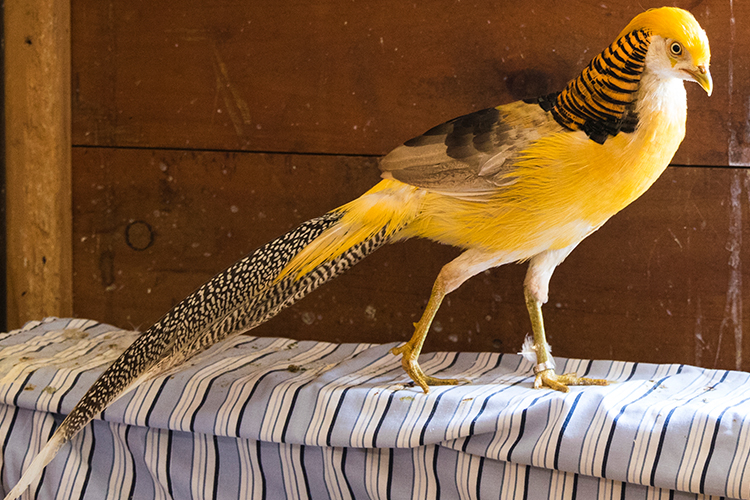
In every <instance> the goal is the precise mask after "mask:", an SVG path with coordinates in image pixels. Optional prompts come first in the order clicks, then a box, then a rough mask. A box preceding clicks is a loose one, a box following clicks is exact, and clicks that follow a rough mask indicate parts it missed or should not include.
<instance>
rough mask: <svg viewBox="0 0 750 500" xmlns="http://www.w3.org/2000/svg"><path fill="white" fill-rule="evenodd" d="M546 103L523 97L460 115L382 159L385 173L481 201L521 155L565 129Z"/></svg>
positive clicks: (455, 195) (502, 178)
mask: <svg viewBox="0 0 750 500" xmlns="http://www.w3.org/2000/svg"><path fill="white" fill-rule="evenodd" d="M543 108H544V104H543V103H542V105H540V103H539V102H537V101H536V100H535V101H534V102H533V103H529V102H525V101H517V102H513V103H510V104H506V105H503V106H498V107H496V108H488V109H483V110H481V111H476V112H474V113H471V114H468V115H464V116H460V117H458V118H455V119H453V120H450V121H448V122H445V123H443V124H442V125H438V126H437V127H434V128H432V129H430V130H428V131H427V132H425V133H424V134H422V135H420V136H418V137H415V138H414V139H411V140H409V141H407V142H405V143H404V144H403V145H401V146H399V147H397V148H396V149H394V150H393V151H391V152H390V153H388V154H387V155H386V156H384V157H383V158H382V159H381V161H380V170H381V171H382V172H383V177H385V178H393V179H396V180H398V181H401V182H404V183H407V184H411V185H413V186H417V187H422V188H426V189H429V190H431V191H436V192H440V193H442V194H446V195H449V196H454V197H458V198H466V199H471V200H480V199H483V198H487V197H489V196H491V195H492V193H494V192H496V191H497V189H498V188H499V187H501V186H502V185H504V184H507V182H508V174H509V173H511V172H512V169H513V165H514V163H515V160H516V158H517V157H518V154H519V153H520V152H522V151H523V150H524V149H526V148H527V147H528V146H529V145H530V144H531V143H532V142H534V141H536V140H537V139H539V138H541V137H543V136H545V135H548V134H550V133H555V132H561V131H563V130H565V129H563V127H562V126H560V125H559V124H557V122H555V120H554V118H553V117H552V115H551V113H549V112H548V111H545V109H543Z"/></svg>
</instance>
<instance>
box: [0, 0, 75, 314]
mask: <svg viewBox="0 0 750 500" xmlns="http://www.w3.org/2000/svg"><path fill="white" fill-rule="evenodd" d="M4 27H5V140H6V157H5V161H6V189H7V199H6V209H7V273H8V285H7V292H8V327H9V328H14V327H17V326H20V325H22V324H23V323H24V322H26V321H28V320H31V319H41V318H42V317H44V316H69V315H71V314H72V302H73V301H72V275H73V272H72V241H71V237H72V236H71V235H72V231H71V229H72V210H71V134H70V129H71V126H70V123H71V119H70V0H6V1H5V19H4Z"/></svg>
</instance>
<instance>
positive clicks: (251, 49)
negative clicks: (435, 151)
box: [73, 0, 750, 165]
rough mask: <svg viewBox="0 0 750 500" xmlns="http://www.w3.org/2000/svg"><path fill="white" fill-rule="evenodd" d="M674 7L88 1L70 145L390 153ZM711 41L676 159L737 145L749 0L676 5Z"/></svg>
mask: <svg viewBox="0 0 750 500" xmlns="http://www.w3.org/2000/svg"><path fill="white" fill-rule="evenodd" d="M662 3H663V2H659V1H656V0H654V1H642V2H631V3H627V2H621V3H614V4H613V3H611V2H605V3H602V2H601V1H599V0H577V1H571V2H554V1H552V0H530V1H526V2H515V3H513V2H505V3H503V4H502V6H499V5H498V4H497V2H492V1H489V0H481V1H478V2H472V3H471V4H467V3H466V2H456V1H454V0H435V1H431V2H427V3H424V2H421V3H420V2H402V1H399V0H384V1H382V2H378V3H377V4H374V3H372V2H344V1H341V0H321V1H317V2H307V1H301V0H292V1H288V2H273V1H268V0H265V1H254V2H247V1H240V0H216V1H215V2H211V4H210V5H208V4H206V2H204V1H202V0H182V1H180V2H175V1H161V2H149V1H146V0H132V1H127V2H125V1H114V0H109V1H105V2H102V1H101V0H79V1H77V2H74V4H73V9H74V10H73V77H74V86H75V88H74V136H73V140H74V143H75V144H77V145H104V146H128V147H131V146H136V147H137V146H146V147H165V148H179V149H221V150H248V151H269V152H273V151H278V152H313V153H344V154H367V155H381V154H384V153H386V152H388V151H389V150H390V149H391V148H393V147H394V146H396V145H398V144H400V143H401V142H403V141H405V140H406V139H409V138H410V137H413V136H415V135H417V134H419V133H422V132H423V131H425V130H426V129H427V128H429V127H431V126H433V125H435V124H438V123H440V122H442V121H444V120H447V119H450V118H453V117H455V116H458V115H461V114H465V113H468V112H471V111H473V110H477V109H481V108H484V107H488V106H495V105H498V104H501V103H505V102H510V101H512V100H515V99H519V98H523V97H528V96H535V95H540V94H543V93H546V92H551V91H554V90H559V89H560V88H561V87H562V86H563V85H564V84H565V82H567V81H568V80H569V79H570V78H573V77H574V76H575V75H576V74H577V73H578V72H579V71H580V70H581V69H582V68H583V67H584V66H585V65H586V64H587V62H588V61H589V60H590V58H591V57H592V56H593V55H594V54H595V53H597V52H598V51H600V50H601V49H603V48H604V47H605V46H607V45H608V44H609V43H611V41H612V40H613V39H614V36H616V34H617V33H619V31H620V30H621V29H622V28H623V27H624V26H625V24H626V23H627V21H628V20H629V19H631V18H632V17H633V16H634V15H636V14H637V13H639V12H640V11H642V10H643V9H646V8H649V7H655V6H660V5H661V4H662ZM672 3H673V4H675V5H678V6H681V7H685V8H688V9H692V10H693V12H694V13H695V14H696V16H697V18H698V19H699V21H700V22H701V23H702V25H703V26H704V27H705V28H706V30H707V32H708V35H709V37H710V39H711V42H712V52H713V64H712V73H713V75H714V79H715V83H716V86H715V90H714V95H713V96H712V97H711V98H710V99H709V98H707V97H706V96H705V94H703V92H702V90H700V89H699V88H698V87H697V86H696V85H689V86H688V87H689V102H690V113H689V119H688V134H687V139H686V141H685V144H684V145H683V147H682V149H681V151H680V152H679V153H678V157H677V158H676V162H677V163H679V164H691V165H727V164H728V163H729V161H730V160H729V152H728V151H729V150H730V149H731V150H732V161H733V162H734V163H740V162H742V161H744V159H743V158H744V157H743V156H742V155H743V154H744V153H743V152H744V151H745V149H746V148H743V146H744V141H745V137H746V136H747V137H750V134H746V133H745V129H746V127H747V119H746V117H747V116H748V111H750V110H749V109H748V105H749V104H748V101H749V100H748V97H750V95H749V92H750V90H749V88H748V86H746V85H742V84H741V82H744V81H747V77H750V75H749V74H747V73H748V72H749V71H750V69H748V68H750V50H748V49H750V38H748V37H746V36H742V34H743V33H744V31H743V30H744V28H743V26H746V25H747V24H748V23H750V4H747V3H743V2H734V3H731V2H729V3H727V2H723V1H720V0H707V1H704V2H700V3H699V4H697V5H695V2H690V1H676V2H672Z"/></svg>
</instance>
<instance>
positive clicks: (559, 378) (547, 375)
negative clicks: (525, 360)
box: [534, 369, 609, 392]
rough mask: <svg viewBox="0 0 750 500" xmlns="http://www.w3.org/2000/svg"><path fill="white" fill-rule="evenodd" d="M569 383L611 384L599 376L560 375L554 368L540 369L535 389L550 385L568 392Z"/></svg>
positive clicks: (551, 387)
mask: <svg viewBox="0 0 750 500" xmlns="http://www.w3.org/2000/svg"><path fill="white" fill-rule="evenodd" d="M569 385H609V382H608V381H607V380H602V379H598V378H584V377H579V376H578V375H576V374H575V373H566V374H565V375H558V374H556V373H555V370H553V369H548V370H543V371H540V372H539V373H537V374H536V379H535V380H534V389H541V388H542V387H548V388H550V389H554V390H556V391H560V392H568V386H569Z"/></svg>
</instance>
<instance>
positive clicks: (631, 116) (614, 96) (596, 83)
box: [527, 29, 651, 144]
mask: <svg viewBox="0 0 750 500" xmlns="http://www.w3.org/2000/svg"><path fill="white" fill-rule="evenodd" d="M650 41H651V36H650V34H649V33H648V32H647V31H646V30H645V29H637V30H634V31H631V32H630V33H627V34H625V35H623V36H622V37H620V38H619V39H618V40H616V41H615V42H614V43H613V44H612V45H610V46H609V47H607V48H606V49H605V50H604V51H603V52H602V53H601V54H599V55H597V56H596V57H594V59H593V60H592V61H591V62H590V63H589V65H588V66H587V67H586V68H585V69H584V70H583V71H582V72H581V74H580V75H579V76H578V78H576V79H574V80H572V81H571V82H570V83H568V85H567V86H566V87H565V89H563V91H562V92H557V93H554V94H549V95H546V96H543V97H539V98H537V99H533V100H531V101H530V102H538V103H539V105H540V106H541V107H542V108H543V109H544V110H545V111H549V112H551V113H552V116H553V117H554V118H555V120H556V121H557V122H558V123H559V124H560V125H562V126H563V127H565V128H567V129H569V130H582V131H584V132H585V133H586V134H587V135H588V136H589V137H590V138H591V140H593V141H596V142H598V143H599V144H603V143H604V141H605V140H607V137H609V136H614V135H617V134H618V133H619V132H633V131H634V130H635V127H636V125H637V123H638V116H637V115H636V114H635V96H636V91H637V90H638V86H639V83H640V81H641V76H642V74H643V70H644V66H645V60H646V52H647V51H648V46H649V43H650ZM527 102H529V101H527Z"/></svg>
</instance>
